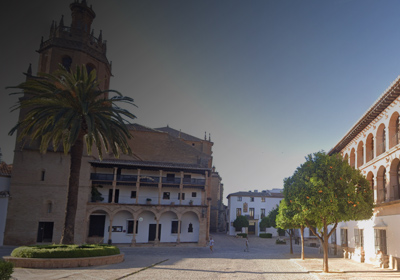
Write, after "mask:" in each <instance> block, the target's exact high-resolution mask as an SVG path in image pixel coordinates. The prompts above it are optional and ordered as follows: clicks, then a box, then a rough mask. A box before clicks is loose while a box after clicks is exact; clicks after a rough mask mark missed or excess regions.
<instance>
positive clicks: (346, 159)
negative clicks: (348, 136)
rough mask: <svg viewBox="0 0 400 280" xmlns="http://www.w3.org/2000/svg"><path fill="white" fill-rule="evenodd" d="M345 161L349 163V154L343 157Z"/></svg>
mask: <svg viewBox="0 0 400 280" xmlns="http://www.w3.org/2000/svg"><path fill="white" fill-rule="evenodd" d="M343 159H344V160H345V161H347V162H349V154H348V153H345V154H344V155H343Z"/></svg>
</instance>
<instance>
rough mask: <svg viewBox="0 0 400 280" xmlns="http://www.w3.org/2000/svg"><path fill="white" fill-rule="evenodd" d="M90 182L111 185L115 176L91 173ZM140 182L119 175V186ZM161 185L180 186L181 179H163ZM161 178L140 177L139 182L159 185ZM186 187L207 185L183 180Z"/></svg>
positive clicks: (196, 181)
mask: <svg viewBox="0 0 400 280" xmlns="http://www.w3.org/2000/svg"><path fill="white" fill-rule="evenodd" d="M90 180H92V182H93V183H94V184H103V185H111V184H112V182H113V180H114V174H102V173H91V174H90ZM137 180H138V176H137V175H118V176H117V185H133V184H136V182H137ZM161 180H162V181H161V183H162V184H163V185H165V186H169V185H170V186H173V185H180V183H181V177H162V178H161ZM159 181H160V177H158V176H144V175H143V176H140V179H139V182H140V183H141V184H142V183H143V185H147V184H158V183H159ZM182 183H183V186H184V187H203V188H204V186H205V184H206V180H205V179H196V178H183V180H182Z"/></svg>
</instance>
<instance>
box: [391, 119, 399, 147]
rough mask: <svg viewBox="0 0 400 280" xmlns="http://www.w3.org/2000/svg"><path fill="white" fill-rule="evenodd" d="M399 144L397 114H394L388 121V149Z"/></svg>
mask: <svg viewBox="0 0 400 280" xmlns="http://www.w3.org/2000/svg"><path fill="white" fill-rule="evenodd" d="M399 143H400V123H399V113H398V112H394V113H393V114H392V116H391V117H390V120H389V149H391V148H393V147H394V146H396V145H397V144H399Z"/></svg>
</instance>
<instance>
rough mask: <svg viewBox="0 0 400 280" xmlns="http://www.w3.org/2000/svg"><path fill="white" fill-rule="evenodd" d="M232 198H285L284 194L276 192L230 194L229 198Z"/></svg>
mask: <svg viewBox="0 0 400 280" xmlns="http://www.w3.org/2000/svg"><path fill="white" fill-rule="evenodd" d="M230 196H251V197H277V198H283V197H284V196H283V194H282V193H275V192H270V191H268V190H267V191H261V192H235V193H231V194H228V196H227V198H229V197H230Z"/></svg>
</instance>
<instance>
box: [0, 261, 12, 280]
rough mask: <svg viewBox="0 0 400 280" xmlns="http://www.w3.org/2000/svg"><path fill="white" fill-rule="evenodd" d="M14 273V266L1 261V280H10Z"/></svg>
mask: <svg viewBox="0 0 400 280" xmlns="http://www.w3.org/2000/svg"><path fill="white" fill-rule="evenodd" d="M13 272H14V265H13V264H12V263H10V262H5V261H3V260H1V259H0V280H8V279H10V278H11V274H12V273H13Z"/></svg>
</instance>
